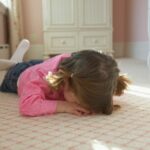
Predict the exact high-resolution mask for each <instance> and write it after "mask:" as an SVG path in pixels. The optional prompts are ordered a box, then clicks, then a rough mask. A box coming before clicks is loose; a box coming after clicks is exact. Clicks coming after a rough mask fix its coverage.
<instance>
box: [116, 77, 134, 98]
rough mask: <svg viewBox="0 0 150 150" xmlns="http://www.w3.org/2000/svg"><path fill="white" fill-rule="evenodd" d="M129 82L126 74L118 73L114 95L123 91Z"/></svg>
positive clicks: (118, 94)
mask: <svg viewBox="0 0 150 150" xmlns="http://www.w3.org/2000/svg"><path fill="white" fill-rule="evenodd" d="M130 83H131V81H130V80H129V78H128V77H127V76H126V75H119V77H118V79H117V87H116V91H115V95H116V96H120V95H122V94H123V93H124V90H125V89H127V88H128V85H129V84H130Z"/></svg>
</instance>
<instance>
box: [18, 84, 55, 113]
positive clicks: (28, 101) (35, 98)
mask: <svg viewBox="0 0 150 150" xmlns="http://www.w3.org/2000/svg"><path fill="white" fill-rule="evenodd" d="M43 90H44V89H43V87H41V86H40V85H37V84H36V83H34V82H29V83H26V85H25V86H24V89H23V90H22V93H21V94H20V102H19V109H20V113H21V114H22V115H26V116H40V115H47V114H53V113H55V112H56V105H57V101H56V100H47V99H45V94H44V92H43Z"/></svg>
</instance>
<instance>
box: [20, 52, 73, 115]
mask: <svg viewBox="0 0 150 150" xmlns="http://www.w3.org/2000/svg"><path fill="white" fill-rule="evenodd" d="M68 57H70V54H61V55H58V56H55V57H53V58H50V59H48V60H46V61H44V62H43V63H41V64H38V65H35V66H32V67H29V68H28V69H26V70H25V71H24V72H22V73H21V75H20V77H19V79H18V95H19V109H20V113H21V114H22V115H27V116H40V115H46V114H53V113H55V112H56V106H57V100H64V94H63V88H62V89H60V90H58V91H54V90H52V89H51V88H50V87H49V86H48V83H47V82H46V81H45V79H44V78H45V76H46V75H47V74H48V71H51V72H52V73H53V72H56V71H57V70H58V64H59V63H60V62H61V61H63V60H64V59H65V58H68Z"/></svg>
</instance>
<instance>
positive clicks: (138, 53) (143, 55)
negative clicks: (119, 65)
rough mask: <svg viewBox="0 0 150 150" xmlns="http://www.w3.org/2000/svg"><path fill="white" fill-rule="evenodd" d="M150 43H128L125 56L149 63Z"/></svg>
mask: <svg viewBox="0 0 150 150" xmlns="http://www.w3.org/2000/svg"><path fill="white" fill-rule="evenodd" d="M148 53H149V42H148V41H146V42H132V43H126V47H125V56H127V57H132V58H136V59H140V60H144V61H147V57H148Z"/></svg>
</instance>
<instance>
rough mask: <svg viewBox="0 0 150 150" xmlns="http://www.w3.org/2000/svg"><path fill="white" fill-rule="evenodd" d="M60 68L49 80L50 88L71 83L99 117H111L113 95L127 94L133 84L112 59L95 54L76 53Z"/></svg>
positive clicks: (71, 86) (87, 105)
mask: <svg viewBox="0 0 150 150" xmlns="http://www.w3.org/2000/svg"><path fill="white" fill-rule="evenodd" d="M58 68H59V69H58V71H57V72H56V73H54V74H51V75H50V78H49V79H48V80H47V81H48V82H49V84H50V86H51V87H52V88H53V89H55V90H57V89H59V88H60V86H62V85H63V84H64V80H65V79H67V81H68V83H69V87H70V88H71V90H72V91H73V92H74V93H75V94H76V96H77V97H78V99H79V100H80V103H81V104H83V106H85V107H87V108H88V109H89V110H91V111H93V112H95V113H100V112H102V113H104V114H111V113H112V111H113V98H112V97H113V95H118V96H120V95H121V94H123V92H124V90H125V89H126V88H127V86H128V83H129V80H128V78H127V77H125V76H123V75H119V72H120V71H119V69H118V66H117V63H116V61H115V60H114V59H113V58H112V57H111V56H108V55H105V54H102V53H99V52H96V51H93V50H83V51H79V52H76V53H73V54H72V55H71V57H69V58H67V59H65V60H64V61H62V62H61V63H60V64H59V67H58Z"/></svg>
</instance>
